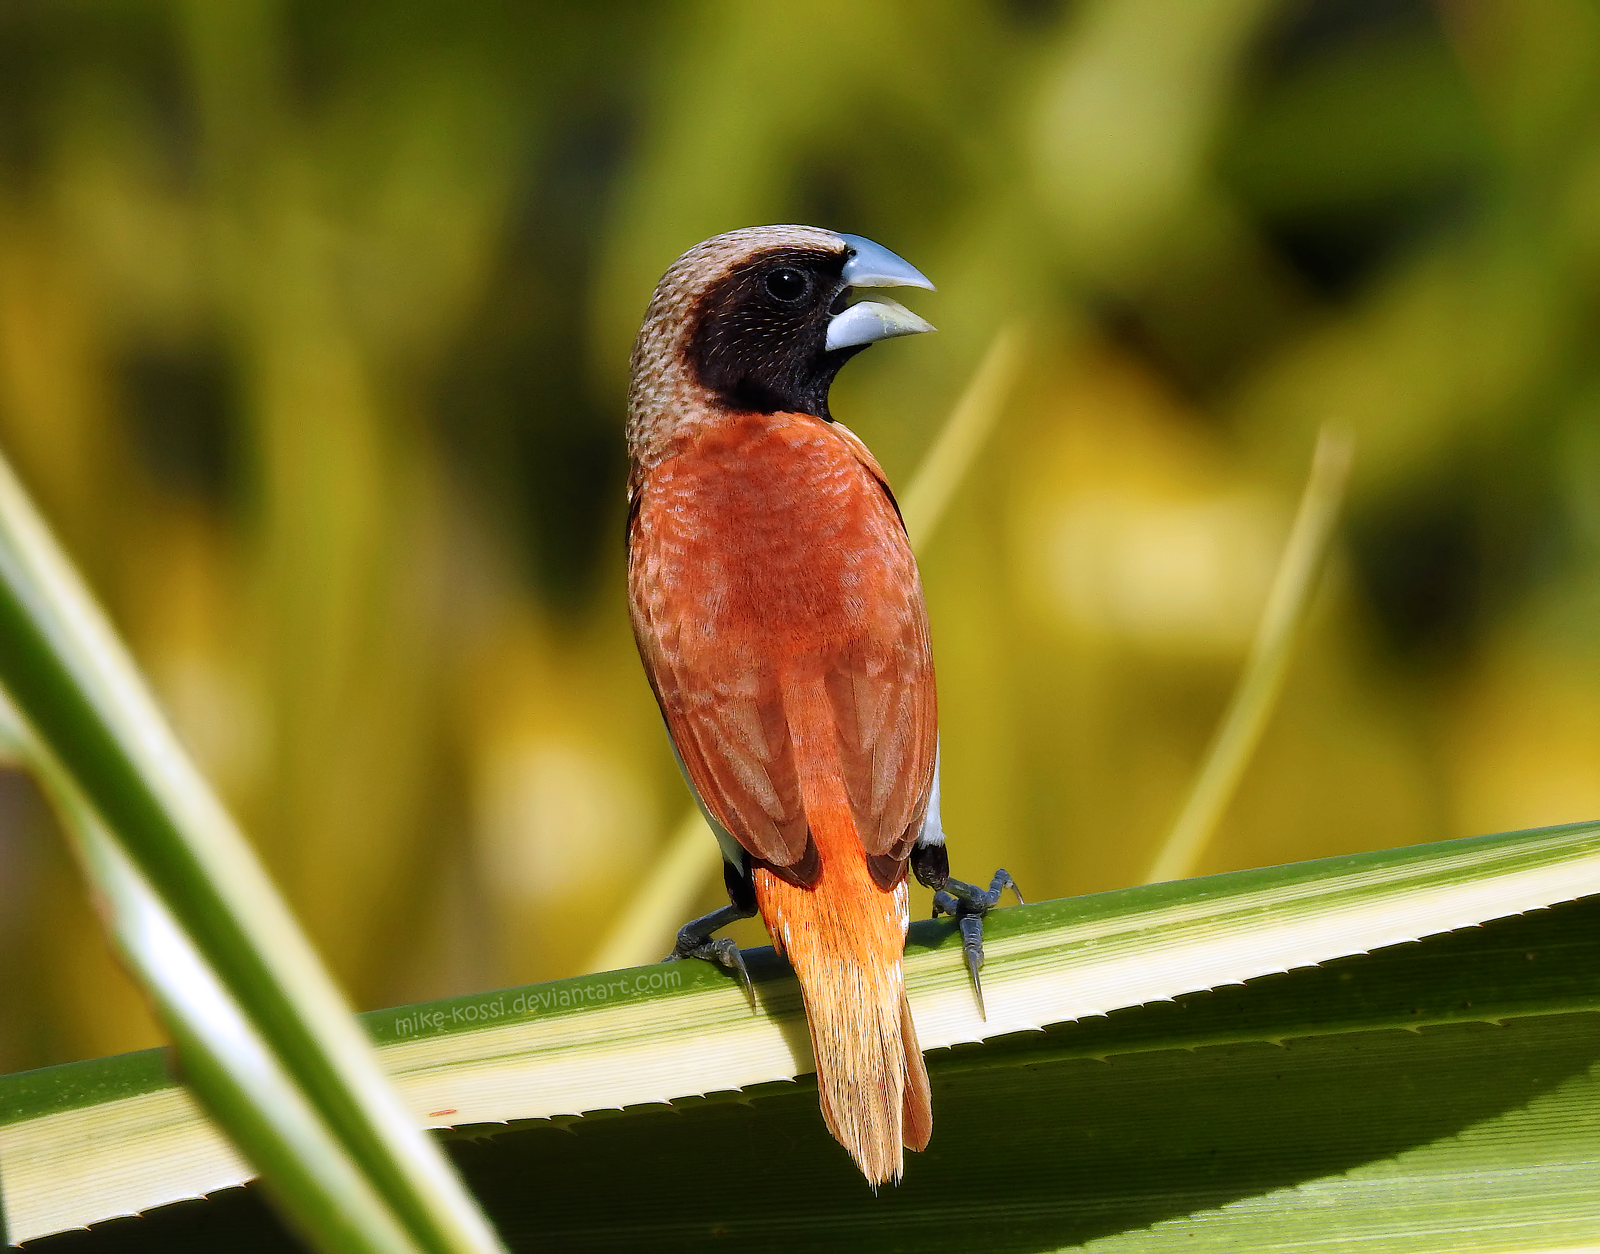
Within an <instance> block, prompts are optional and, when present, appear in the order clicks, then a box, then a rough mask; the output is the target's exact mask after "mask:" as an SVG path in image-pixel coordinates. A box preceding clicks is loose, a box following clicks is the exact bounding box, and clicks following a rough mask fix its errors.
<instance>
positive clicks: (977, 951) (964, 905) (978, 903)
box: [933, 870, 1023, 1019]
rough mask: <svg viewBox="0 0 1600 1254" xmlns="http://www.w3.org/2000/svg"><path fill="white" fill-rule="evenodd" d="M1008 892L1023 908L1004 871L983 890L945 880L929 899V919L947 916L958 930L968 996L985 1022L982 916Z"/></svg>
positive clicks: (974, 885) (1012, 883) (1017, 889)
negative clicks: (974, 1000)
mask: <svg viewBox="0 0 1600 1254" xmlns="http://www.w3.org/2000/svg"><path fill="white" fill-rule="evenodd" d="M1008 888H1009V889H1010V890H1011V891H1012V892H1013V893H1014V894H1015V895H1016V898H1017V904H1018V905H1019V906H1020V905H1022V904H1023V901H1022V891H1021V889H1019V888H1018V887H1017V882H1016V880H1014V879H1012V878H1011V875H1010V873H1009V872H1008V871H1004V870H1000V871H996V872H995V873H994V878H993V879H992V880H990V881H989V887H988V888H987V889H982V888H979V887H978V886H977V885H976V884H968V883H966V882H965V881H963V880H957V879H950V878H948V877H946V879H945V881H944V883H943V884H942V885H941V886H940V888H939V891H938V892H936V893H934V895H933V917H934V918H936V919H937V918H938V917H939V916H940V915H941V914H948V915H949V916H950V917H951V918H953V919H954V920H955V921H956V926H957V927H958V928H960V929H961V952H962V953H963V954H964V955H965V956H966V960H967V970H968V971H969V972H971V973H972V992H973V995H974V996H975V997H977V999H978V1014H979V1015H981V1016H982V1017H983V1018H985V1019H987V1018H988V1017H989V1016H988V1013H987V1012H986V1011H985V1010H984V1006H983V981H982V979H981V978H979V974H978V973H979V972H980V971H982V970H983V916H984V915H986V914H988V913H989V911H991V910H993V909H994V908H995V907H996V906H998V905H999V904H1000V894H1001V893H1003V892H1004V891H1005V890H1006V889H1008Z"/></svg>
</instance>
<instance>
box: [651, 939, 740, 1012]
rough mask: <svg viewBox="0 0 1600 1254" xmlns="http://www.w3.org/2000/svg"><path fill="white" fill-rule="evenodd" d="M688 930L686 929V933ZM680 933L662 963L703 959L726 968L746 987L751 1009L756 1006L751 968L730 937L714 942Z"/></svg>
mask: <svg viewBox="0 0 1600 1254" xmlns="http://www.w3.org/2000/svg"><path fill="white" fill-rule="evenodd" d="M687 931H688V929H687V928H685V929H684V932H687ZM684 932H679V933H678V942H677V944H675V945H673V947H672V952H671V953H670V954H668V955H667V956H666V957H665V958H663V959H662V960H661V961H662V962H672V961H673V960H674V959H677V958H702V959H704V960H705V961H706V962H711V963H715V964H716V965H717V966H719V967H726V968H727V969H728V970H730V971H732V972H734V973H735V974H736V975H738V977H739V982H740V983H741V984H743V985H744V995H745V996H746V997H747V998H748V999H749V1001H750V1008H751V1009H752V1010H754V1009H755V1006H756V988H755V985H754V984H753V983H752V982H751V980H750V968H749V967H747V966H745V964H744V951H743V950H741V949H740V948H739V946H738V945H737V944H735V943H734V941H733V940H732V939H730V938H729V937H726V936H724V937H721V938H719V939H716V940H713V939H712V938H711V937H709V936H707V937H701V938H696V937H694V936H692V935H688V936H686V935H684Z"/></svg>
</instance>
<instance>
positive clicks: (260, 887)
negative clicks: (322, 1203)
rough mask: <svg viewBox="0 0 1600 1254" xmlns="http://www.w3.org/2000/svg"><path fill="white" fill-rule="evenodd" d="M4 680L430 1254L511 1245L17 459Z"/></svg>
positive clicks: (3, 582) (5, 478)
mask: <svg viewBox="0 0 1600 1254" xmlns="http://www.w3.org/2000/svg"><path fill="white" fill-rule="evenodd" d="M0 682H3V683H4V686H5V688H6V690H7V692H8V693H9V694H10V696H11V697H12V700H13V701H14V702H15V704H16V706H17V708H18V710H19V711H20V713H21V714H22V715H23V717H24V718H25V719H26V720H27V722H28V724H29V725H30V726H31V728H32V729H33V731H34V733H35V734H36V735H37V737H38V738H39V740H40V742H41V743H42V744H43V745H44V746H46V747H47V748H48V749H49V751H50V752H51V753H52V754H53V755H54V756H55V757H56V758H57V759H58V760H59V761H60V763H61V765H62V767H63V768H64V769H65V770H66V771H67V772H68V773H69V774H70V775H71V776H72V777H73V779H74V780H75V781H76V783H77V785H78V786H79V787H80V788H81V790H82V792H83V795H84V797H85V798H86V800H87V801H88V803H89V804H90V805H91V806H92V807H93V809H94V811H95V813H96V815H97V816H98V818H99V819H100V820H101V821H102V822H103V823H104V824H105V827H106V828H107V829H108V831H109V832H110V833H112V834H114V838H115V839H116V841H117V842H118V843H119V845H120V847H121V849H122V850H123V852H125V853H126V855H127V858H128V861H129V863H130V864H131V865H132V866H133V867H134V868H136V869H137V871H138V873H139V874H140V875H141V876H142V877H143V878H144V880H145V881H146V882H147V883H148V885H149V888H150V890H151V891H152V892H153V893H154V894H155V895H156V897H157V898H159V899H160V901H161V902H162V903H163V905H164V906H165V908H166V909H168V910H169V911H170V912H171V913H172V915H173V916H174V918H175V919H177V920H178V921H179V923H180V924H181V927H182V928H183V930H184V932H185V933H186V934H187V935H188V937H189V938H190V940H191V941H192V942H193V944H194V946H195V949H196V951H197V952H198V953H199V955H200V956H201V958H202V959H203V960H204V962H205V963H206V965H207V966H208V967H209V968H210V969H211V970H212V971H214V972H215V973H216V976H217V977H218V979H219V980H220V981H221V982H222V984H223V986H225V988H226V989H227V990H228V992H229V994H230V995H231V996H232V997H233V998H234V999H235V1000H236V1002H237V1004H238V1006H239V1007H240V1009H241V1010H242V1011H243V1012H244V1013H245V1014H246V1015H248V1017H249V1019H250V1021H251V1023H252V1025H253V1027H254V1028H255V1030H256V1031H257V1032H259V1033H260V1035H261V1038H262V1039H263V1040H264V1041H265V1042H266V1043H267V1045H268V1047H269V1048H270V1049H271V1050H272V1052H273V1054H274V1055H275V1056H276V1058H277V1059H278V1060H279V1063H280V1064H281V1066H282V1067H283V1068H284V1070H285V1071H286V1073H287V1074H288V1075H289V1076H290V1077H291V1078H292V1079H293V1081H294V1082H295V1083H296V1084H297V1085H298V1086H299V1087H300V1088H301V1089H302V1090H303V1091H304V1092H305V1094H306V1096H307V1097H308V1099H309V1100H310V1102H311V1104H312V1105H313V1106H314V1107H315V1108H316V1109H317V1110H318V1111H319V1112H320V1114H321V1117H322V1118H323V1119H324V1120H325V1121H326V1123H327V1126H328V1128H329V1129H330V1130H331V1132H332V1133H333V1135H334V1137H335V1138H336V1140H337V1141H338V1142H339V1143H340V1144H341V1145H342V1146H343V1149H344V1151H345V1152H346V1153H347V1154H349V1155H350V1157H351V1159H352V1160H353V1161H354V1162H356V1163H358V1164H359V1165H360V1166H361V1169H362V1170H363V1171H364V1172H365V1173H366V1175H367V1177H368V1179H369V1181H370V1182H371V1185H372V1187H373V1188H374V1189H375V1190H376V1192H377V1194H378V1195H379V1196H381V1197H383V1198H384V1199H385V1201H386V1202H387V1204H388V1205H389V1206H390V1207H392V1208H393V1211H394V1213H395V1214H396V1216H397V1217H398V1218H399V1220H400V1222H401V1223H402V1225H403V1226H404V1228H405V1229H406V1230H408V1231H409V1232H410V1234H411V1237H412V1239H413V1240H414V1241H415V1242H416V1243H417V1245H418V1246H419V1247H420V1248H421V1249H424V1250H438V1251H458V1250H459V1251H467V1250H492V1249H497V1248H499V1246H498V1243H497V1241H496V1240H495V1238H494V1236H493V1235H492V1234H491V1232H490V1230H489V1228H488V1225H487V1223H486V1222H485V1221H484V1219H483V1217H482V1215H481V1213H480V1212H479V1211H478V1209H477V1207H476V1206H475V1204H474V1203H473V1202H472V1200H471V1199H470V1198H469V1197H468V1196H467V1194H466V1192H465V1191H464V1190H463V1189H462V1187H461V1185H460V1182H459V1181H458V1180H457V1179H456V1177H455V1175H454V1173H453V1172H452V1171H451V1170H450V1168H449V1166H448V1165H447V1164H446V1162H445V1160H444V1157H443V1155H442V1154H441V1153H440V1152H439V1150H438V1149H437V1147H436V1146H434V1145H433V1144H432V1142H431V1141H429V1139H428V1138H427V1137H426V1135H425V1134H424V1133H422V1132H421V1131H420V1130H419V1129H418V1128H417V1127H416V1126H415V1123H414V1121H413V1120H412V1118H411V1116H410V1115H409V1114H408V1113H407V1111H406V1110H405V1109H404V1107H403V1106H402V1105H401V1104H400V1102H399V1100H398V1098H397V1097H396V1096H395V1094H394V1093H393V1091H392V1089H391V1088H390V1087H389V1086H388V1084H387V1083H386V1082H385V1080H384V1078H383V1076H382V1074H381V1073H380V1071H379V1069H378V1067H377V1065H376V1062H375V1060H374V1058H373V1056H372V1053H371V1050H370V1047H369V1046H368V1044H367V1042H366V1041H365V1039H364V1038H363V1037H362V1034H361V1032H360V1029H359V1028H358V1027H357V1026H356V1024H355V1022H354V1020H353V1019H352V1018H351V1016H350V1013H349V1010H348V1007H347V1006H346V1005H345V1003H344V1001H343V998H342V997H341V996H340V995H339V993H338V991H337V990H336V989H335V987H334V985H333V982H332V981H331V979H330V978H329V977H328V975H327V972H326V971H325V970H324V969H323V967H322V964H321V963H320V962H319V961H318V959H317V957H316V954H315V953H314V952H313V951H312V949H311V947H310V945H309V943H308V942H307V941H306V939H305V937H304V935H303V934H302V933H301V932H300V930H299V928H298V927H297V925H296V924H295V922H294V920H293V919H292V917H291V916H290V914H289V912H288V910H287V908H286V907H285V906H284V904H283V901H282V899H281V898H280V897H279V896H278V894H277V892H276V890H275V889H274V888H273V887H272V885H271V883H270V882H269V881H268V879H267V876H266V874H265V872H264V871H263V870H262V868H261V865H260V863H259V862H258V861H257V860H256V858H255V855H254V854H253V853H252V852H251V850H250V848H249V846H248V845H247V843H246V842H245V840H244V837H243V835H242V834H241V833H240V832H239V830H238V829H237V827H236V826H235V825H234V823H233V821H232V819H231V818H230V817H229V816H228V814H227V813H226V811H225V810H224V809H223V807H222V805H221V803H220V802H219V801H218V800H217V799H216V797H215V795H214V794H213V793H212V792H211V790H210V788H209V787H208V786H207V784H206V783H205V781H204V780H203V779H202V778H201V776H200V774H199V773H198V772H197V771H196V770H195V768H194V766H193V765H192V764H191V763H190V761H189V759H188V757H187V756H186V755H185V754H184V752H183V750H182V748H181V747H180V746H179V744H178V742H177V740H176V738H175V737H174V736H173V734H172V732H171V730H170V728H168V726H167V725H166V722H165V720H164V719H163V718H162V716H161V714H160V712H159V710H158V708H157V706H156V704H155V701H154V700H153V699H152V698H151V696H150V694H149V692H148V691H147V690H146V688H145V687H144V684H143V683H142V682H141V680H140V678H139V676H138V674H137V672H136V671H135V669H134V667H133V664H132V662H131V660H130V659H129V658H128V656H127V654H126V653H125V651H124V650H123V648H122V647H121V645H120V643H119V642H118V641H117V639H116V638H115V636H114V635H113V633H112V631H111V629H110V627H109V625H108V624H107V623H106V622H105V620H104V618H103V617H102V616H101V615H100V613H99V611H98V609H97V608H96V607H95V605H94V603H93V601H92V600H91V598H90V597H89V595H88V593H87V591H86V590H85V589H84V588H83V586H82V584H81V583H80V582H79V580H78V578H77V576H76V573H75V572H74V571H73V570H72V569H71V567H70V565H69V564H68V562H67V560H66V558H65V556H64V555H63V554H62V553H61V552H60V550H59V549H58V548H57V547H56V545H55V542H54V540H53V538H52V537H51V536H50V534H49V532H48V530H47V529H46V527H45V525H44V523H43V522H42V520H40V518H39V517H38V515H37V514H36V513H35V512H34V510H33V507H32V505H31V503H30V502H29V501H28V499H27V497H26V495H25V493H24V492H23V490H22V487H21V485H20V484H19V483H18V482H17V480H16V478H15V476H14V475H13V474H12V473H11V471H10V468H9V466H7V465H5V464H4V462H0Z"/></svg>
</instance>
